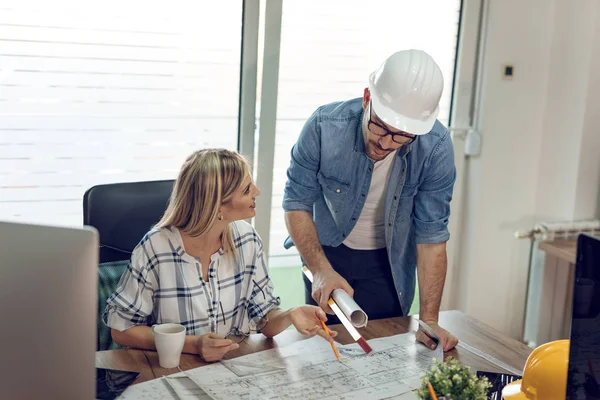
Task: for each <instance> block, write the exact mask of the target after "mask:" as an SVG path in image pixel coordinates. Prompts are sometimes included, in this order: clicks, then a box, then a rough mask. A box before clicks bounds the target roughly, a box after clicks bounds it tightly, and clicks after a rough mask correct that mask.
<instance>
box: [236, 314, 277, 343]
mask: <svg viewBox="0 0 600 400" xmlns="http://www.w3.org/2000/svg"><path fill="white" fill-rule="evenodd" d="M268 322H269V319H268V318H267V317H266V316H265V317H264V318H261V319H260V321H258V324H257V325H256V329H249V330H248V332H242V331H240V330H238V329H234V330H232V331H231V332H229V333H228V334H227V335H226V336H225V339H229V340H231V341H232V342H233V343H237V344H240V343H242V342H243V341H244V340H246V338H247V337H248V336H250V335H251V334H253V333H259V332H260V331H261V330H262V329H263V328H264V327H265V326H266V325H267V323H268Z"/></svg>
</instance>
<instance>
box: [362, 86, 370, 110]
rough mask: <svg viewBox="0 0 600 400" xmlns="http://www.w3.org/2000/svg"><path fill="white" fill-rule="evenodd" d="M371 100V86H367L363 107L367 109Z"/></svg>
mask: <svg viewBox="0 0 600 400" xmlns="http://www.w3.org/2000/svg"><path fill="white" fill-rule="evenodd" d="M370 101H371V92H370V91H369V88H365V91H364V93H363V101H362V106H363V109H365V110H366V109H367V106H368V105H369V102H370Z"/></svg>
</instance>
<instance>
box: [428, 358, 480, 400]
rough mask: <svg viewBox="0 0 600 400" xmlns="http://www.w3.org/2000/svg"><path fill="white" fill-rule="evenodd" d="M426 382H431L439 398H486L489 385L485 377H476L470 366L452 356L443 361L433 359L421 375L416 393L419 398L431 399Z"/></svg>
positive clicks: (473, 399) (472, 399) (470, 399)
mask: <svg viewBox="0 0 600 400" xmlns="http://www.w3.org/2000/svg"><path fill="white" fill-rule="evenodd" d="M427 382H430V383H431V386H433V389H434V390H435V393H436V395H437V397H438V399H440V400H441V399H442V398H443V399H446V400H450V399H451V400H486V399H487V392H488V389H489V388H490V387H491V384H490V383H489V381H488V379H487V378H486V377H481V378H478V377H477V375H476V374H474V373H472V372H471V368H470V367H467V366H465V365H463V364H461V363H460V362H459V361H458V360H456V359H453V358H449V359H448V360H447V361H446V362H443V363H440V362H439V361H437V360H434V364H433V365H432V366H431V367H430V368H429V370H428V371H427V372H426V373H425V374H424V375H423V377H422V379H421V387H420V388H419V389H417V391H416V393H417V396H419V398H420V399H424V400H431V395H430V394H429V389H428V387H427Z"/></svg>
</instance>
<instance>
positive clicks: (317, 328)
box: [290, 306, 337, 342]
mask: <svg viewBox="0 0 600 400" xmlns="http://www.w3.org/2000/svg"><path fill="white" fill-rule="evenodd" d="M290 319H291V321H292V324H293V325H294V327H295V328H296V330H298V332H300V333H301V334H303V335H306V336H314V335H319V336H322V337H324V338H325V339H326V340H327V341H328V342H333V338H334V337H335V336H336V335H337V332H336V331H332V330H329V332H330V335H328V334H327V332H325V330H324V329H323V327H322V326H321V321H323V322H325V321H327V315H325V311H323V310H322V309H321V308H320V307H315V306H300V307H295V308H293V309H291V310H290Z"/></svg>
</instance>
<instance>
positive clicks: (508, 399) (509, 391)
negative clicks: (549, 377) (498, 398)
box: [502, 379, 527, 400]
mask: <svg viewBox="0 0 600 400" xmlns="http://www.w3.org/2000/svg"><path fill="white" fill-rule="evenodd" d="M521 382H522V380H521V379H519V380H516V381H513V382H511V383H509V384H508V385H506V386H504V388H503V389H502V399H503V400H527V396H525V393H523V392H522V391H521Z"/></svg>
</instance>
